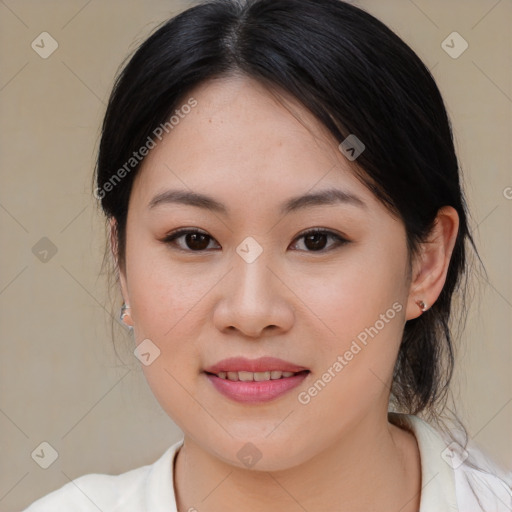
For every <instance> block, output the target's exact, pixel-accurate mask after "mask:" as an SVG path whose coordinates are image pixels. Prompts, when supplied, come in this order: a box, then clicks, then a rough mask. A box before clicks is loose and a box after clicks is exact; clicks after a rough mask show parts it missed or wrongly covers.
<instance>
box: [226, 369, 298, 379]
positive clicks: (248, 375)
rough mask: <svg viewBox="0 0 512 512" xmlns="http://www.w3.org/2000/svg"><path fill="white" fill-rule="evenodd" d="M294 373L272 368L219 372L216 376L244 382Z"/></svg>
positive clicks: (278, 377) (277, 377) (288, 375)
mask: <svg viewBox="0 0 512 512" xmlns="http://www.w3.org/2000/svg"><path fill="white" fill-rule="evenodd" d="M292 375H295V373H294V372H282V371H279V370H272V371H268V372H254V373H253V372H245V371H242V372H219V373H218V374H217V377H220V378H221V379H227V380H234V381H237V380H241V381H244V382H251V381H256V382H260V381H262V380H277V379H281V378H285V377H291V376H292Z"/></svg>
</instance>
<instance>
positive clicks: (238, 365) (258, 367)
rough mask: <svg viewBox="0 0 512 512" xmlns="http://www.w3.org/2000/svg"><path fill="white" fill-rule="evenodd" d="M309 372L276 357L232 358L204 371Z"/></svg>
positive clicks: (302, 367)
mask: <svg viewBox="0 0 512 512" xmlns="http://www.w3.org/2000/svg"><path fill="white" fill-rule="evenodd" d="M302 370H307V368H305V367H304V366H300V365H297V364H294V363H290V362H288V361H283V360H282V359H278V358H276V357H260V358H259V359H246V358H245V357H230V358H228V359H223V360H222V361H219V362H218V363H216V364H214V365H213V366H209V367H207V368H205V369H204V371H205V372H208V373H215V374H217V373H219V372H243V371H246V372H253V373H254V372H267V371H282V372H300V371H302Z"/></svg>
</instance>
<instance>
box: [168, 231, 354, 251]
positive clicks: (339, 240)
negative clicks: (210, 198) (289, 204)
mask: <svg viewBox="0 0 512 512" xmlns="http://www.w3.org/2000/svg"><path fill="white" fill-rule="evenodd" d="M188 234H199V235H205V236H206V237H208V238H210V240H214V238H213V237H211V236H210V235H208V234H207V233H204V232H203V231H199V230H197V229H187V228H184V229H177V230H176V231H173V232H172V233H169V234H168V235H167V236H166V237H165V238H164V239H163V240H162V242H163V243H165V244H167V245H176V244H175V240H177V239H178V238H181V237H183V236H185V235H188ZM319 234H320V235H327V236H329V237H331V238H333V239H335V240H336V243H335V244H334V246H331V248H329V249H320V250H318V251H305V252H309V253H326V252H329V251H331V250H333V249H336V248H339V247H340V246H343V245H346V244H348V243H350V240H347V239H346V238H344V237H342V236H340V235H338V234H337V233H335V232H334V231H330V230H325V229H321V228H315V229H310V230H308V231H305V232H303V233H301V234H299V235H298V236H297V237H296V238H295V240H298V239H300V238H305V237H307V236H309V235H319ZM177 250H180V251H183V252H192V253H204V252H206V251H208V250H209V249H202V250H199V251H194V250H192V249H183V248H181V247H177Z"/></svg>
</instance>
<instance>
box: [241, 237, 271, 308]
mask: <svg viewBox="0 0 512 512" xmlns="http://www.w3.org/2000/svg"><path fill="white" fill-rule="evenodd" d="M270 256H271V254H270V251H269V250H268V249H265V248H264V246H263V245H262V243H260V242H258V241H257V240H256V239H255V238H254V237H247V238H245V239H244V240H243V241H242V242H241V243H240V244H239V245H238V247H237V248H236V255H235V262H234V268H233V271H234V279H235V287H236V289H237V292H238V293H237V296H238V299H239V300H240V301H242V302H241V303H242V304H244V303H245V301H249V302H251V301H252V300H253V299H254V300H256V301H259V302H260V303H262V302H261V301H265V302H266V301H267V300H268V298H269V297H270V296H271V295H273V294H274V293H275V290H274V287H273V285H272V283H271V281H272V280H273V279H275V278H274V276H273V273H272V272H271V271H270V269H269V268H268V267H269V266H271V260H272V258H271V257H270Z"/></svg>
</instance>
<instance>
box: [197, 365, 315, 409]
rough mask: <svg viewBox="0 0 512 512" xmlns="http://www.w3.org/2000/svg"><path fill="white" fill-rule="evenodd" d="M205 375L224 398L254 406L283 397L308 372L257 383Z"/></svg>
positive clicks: (209, 374)
mask: <svg viewBox="0 0 512 512" xmlns="http://www.w3.org/2000/svg"><path fill="white" fill-rule="evenodd" d="M205 375H206V376H207V377H208V380H209V381H210V382H211V383H212V384H213V385H214V386H215V389H216V390H217V391H219V393H222V394H223V395H224V396H227V397H228V398H231V399H232V400H235V401H236V402H244V403H253V404H254V403H262V402H268V401H269V400H273V399H274V398H277V397H279V396H281V395H284V394H285V393H287V392H288V391H290V390H291V389H293V388H295V387H297V386H298V385H299V384H300V383H301V382H302V381H303V380H304V379H305V378H306V377H307V376H308V375H309V372H301V373H297V374H295V375H293V376H292V377H284V378H281V379H275V380H264V381H259V382H256V381H249V382H246V381H240V380H238V381H234V380H228V379H222V378H220V377H217V376H216V375H213V374H211V373H205Z"/></svg>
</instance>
